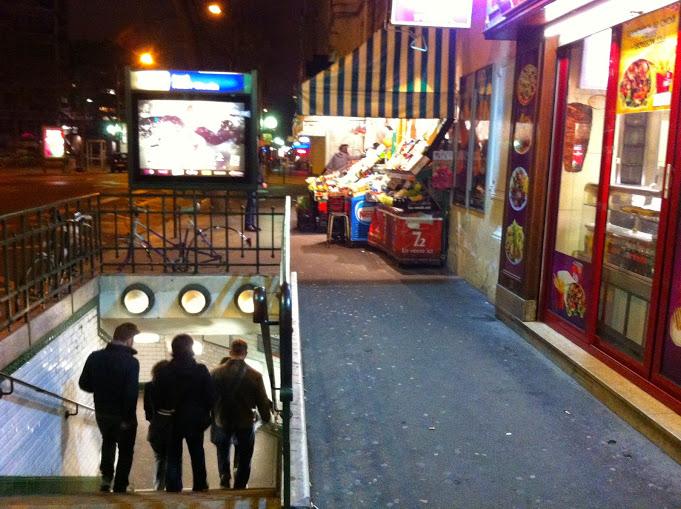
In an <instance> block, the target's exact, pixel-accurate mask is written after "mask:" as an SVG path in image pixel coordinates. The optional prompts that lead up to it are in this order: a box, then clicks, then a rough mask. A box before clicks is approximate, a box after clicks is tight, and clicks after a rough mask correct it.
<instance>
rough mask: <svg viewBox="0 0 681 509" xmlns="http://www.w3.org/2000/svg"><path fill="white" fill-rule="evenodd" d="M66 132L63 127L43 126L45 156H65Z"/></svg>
mask: <svg viewBox="0 0 681 509" xmlns="http://www.w3.org/2000/svg"><path fill="white" fill-rule="evenodd" d="M64 153H65V150H64V133H63V132H62V130H61V127H43V157H44V158H45V159H58V158H61V157H64Z"/></svg>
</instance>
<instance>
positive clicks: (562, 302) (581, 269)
mask: <svg viewBox="0 0 681 509" xmlns="http://www.w3.org/2000/svg"><path fill="white" fill-rule="evenodd" d="M551 275H552V278H551V280H552V284H551V289H550V300H549V305H550V307H551V311H553V312H554V313H556V314H557V315H558V316H560V317H562V318H563V319H564V320H566V321H568V322H570V323H571V324H572V325H574V326H576V327H578V328H580V329H581V330H586V311H587V309H588V304H589V302H590V301H591V295H590V294H591V283H592V281H593V279H592V277H593V276H592V270H591V264H590V263H588V262H585V261H583V260H579V259H577V258H574V257H572V256H569V255H566V254H565V253H561V252H559V251H556V252H554V253H553V267H552V271H551Z"/></svg>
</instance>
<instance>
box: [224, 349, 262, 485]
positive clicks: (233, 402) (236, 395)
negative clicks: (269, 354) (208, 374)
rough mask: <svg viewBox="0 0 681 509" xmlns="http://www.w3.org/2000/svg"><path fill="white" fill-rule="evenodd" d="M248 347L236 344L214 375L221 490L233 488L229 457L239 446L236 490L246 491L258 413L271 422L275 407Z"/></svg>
mask: <svg viewBox="0 0 681 509" xmlns="http://www.w3.org/2000/svg"><path fill="white" fill-rule="evenodd" d="M247 355H248V343H246V342H245V341H244V340H243V339H235V340H234V341H232V343H231V345H230V349H229V359H228V360H227V361H226V362H225V363H224V364H221V365H220V366H218V367H217V368H216V369H215V371H213V383H214V385H215V407H214V409H213V418H214V426H215V428H214V431H215V432H214V434H213V442H214V443H215V445H216V448H217V456H218V470H219V472H220V486H222V487H223V488H229V487H230V480H231V474H230V465H229V454H230V449H231V446H232V443H235V444H236V448H235V455H236V462H237V464H238V466H237V473H236V478H235V479H234V489H245V488H246V486H247V484H248V479H249V477H250V475H251V458H252V457H253V448H254V446H255V430H254V427H253V424H254V422H255V414H254V411H253V410H254V409H255V408H256V407H257V408H258V412H259V413H260V417H261V418H262V420H263V422H269V421H270V418H271V411H272V404H271V402H270V401H269V399H268V398H267V393H266V392H265V385H264V383H263V380H262V375H261V374H260V373H258V372H257V371H256V370H255V369H253V368H251V367H250V366H248V365H247V364H246V361H245V359H246V356H247Z"/></svg>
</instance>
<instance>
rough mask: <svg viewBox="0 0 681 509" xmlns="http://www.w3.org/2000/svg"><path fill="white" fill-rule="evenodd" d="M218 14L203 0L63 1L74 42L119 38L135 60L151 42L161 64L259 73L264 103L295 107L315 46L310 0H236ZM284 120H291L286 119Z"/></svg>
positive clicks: (277, 107)
mask: <svg viewBox="0 0 681 509" xmlns="http://www.w3.org/2000/svg"><path fill="white" fill-rule="evenodd" d="M223 3H224V5H225V7H226V14H225V16H224V17H223V18H221V19H219V20H215V19H210V18H208V17H207V16H206V15H205V11H204V8H205V3H204V2H203V1H202V0H115V1H113V0H66V4H67V8H68V33H69V37H70V39H71V40H73V41H78V40H89V41H115V42H116V43H117V44H118V45H119V46H121V47H122V48H123V49H124V50H125V52H124V53H125V54H128V55H130V59H131V61H132V59H134V55H135V52H139V51H140V50H142V49H146V48H152V49H153V50H154V52H155V53H156V55H157V61H158V67H160V68H175V69H192V68H199V69H203V70H220V71H250V70H252V69H257V70H258V71H259V74H260V79H261V88H262V96H263V105H264V106H265V107H269V108H271V109H274V110H279V111H280V112H281V113H282V115H283V116H284V117H286V116H288V115H289V114H290V113H291V112H290V111H287V110H290V107H291V96H292V95H293V94H294V93H295V87H296V85H297V83H298V82H299V79H300V77H301V75H300V72H301V65H302V62H303V61H304V60H305V59H307V58H309V56H310V54H311V53H313V52H314V49H315V48H311V47H310V44H309V41H308V42H304V41H305V39H306V38H307V39H309V36H308V35H307V32H308V31H306V29H305V27H304V20H303V6H304V4H305V0H286V1H284V2H276V1H272V0H231V1H224V2H223ZM282 120H284V123H288V119H286V118H283V119H282Z"/></svg>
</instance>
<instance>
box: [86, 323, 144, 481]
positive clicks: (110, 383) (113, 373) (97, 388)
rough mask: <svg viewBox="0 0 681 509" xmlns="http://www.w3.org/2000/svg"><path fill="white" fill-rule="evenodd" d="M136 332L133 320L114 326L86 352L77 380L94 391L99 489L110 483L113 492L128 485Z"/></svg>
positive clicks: (136, 370)
mask: <svg viewBox="0 0 681 509" xmlns="http://www.w3.org/2000/svg"><path fill="white" fill-rule="evenodd" d="M137 334H139V330H138V329H137V326H136V325H135V324H133V323H130V322H127V323H123V324H121V325H119V326H118V327H116V329H115V330H114V334H113V340H112V341H111V343H109V344H108V345H106V348H104V349H102V350H97V351H96V352H92V353H91V354H90V355H89V357H88V358H87V360H86V361H85V366H84V367H83V372H82V373H81V375H80V380H79V381H78V385H79V386H80V388H81V389H83V390H84V391H86V392H92V393H93V394H94V400H95V417H96V419H97V427H98V428H99V431H100V433H101V434H102V457H101V462H100V465H99V470H100V472H101V474H102V481H101V486H100V490H101V491H105V492H108V491H110V490H111V485H112V483H113V491H115V492H119V493H120V492H125V491H127V489H128V477H129V475H130V468H131V467H132V456H133V450H134V447H135V434H136V431H137V412H136V409H137V396H138V390H139V372H140V364H139V361H138V360H137V359H136V358H135V357H134V355H135V354H136V353H137V352H136V351H135V350H134V349H133V348H132V343H133V340H134V337H135V336H136V335H137ZM116 447H118V462H117V463H116V465H115V467H114V461H115V458H116Z"/></svg>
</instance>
